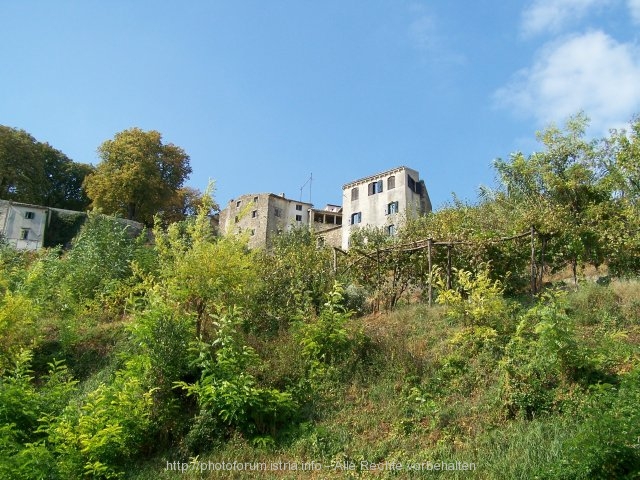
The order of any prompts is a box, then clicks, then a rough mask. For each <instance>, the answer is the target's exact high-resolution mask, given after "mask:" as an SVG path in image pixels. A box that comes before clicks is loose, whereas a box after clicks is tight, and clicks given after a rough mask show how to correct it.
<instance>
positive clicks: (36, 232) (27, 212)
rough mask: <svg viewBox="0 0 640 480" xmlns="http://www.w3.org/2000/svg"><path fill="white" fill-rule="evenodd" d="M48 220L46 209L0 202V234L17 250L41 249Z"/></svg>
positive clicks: (47, 210)
mask: <svg viewBox="0 0 640 480" xmlns="http://www.w3.org/2000/svg"><path fill="white" fill-rule="evenodd" d="M48 218H49V209H48V208H47V207H41V206H39V205H30V204H28V203H19V202H12V201H8V200H0V234H1V235H2V237H3V239H4V240H5V241H6V242H7V243H9V244H10V245H13V246H14V247H16V248H17V249H19V250H38V249H39V248H42V246H43V245H44V233H45V229H46V226H47V222H48Z"/></svg>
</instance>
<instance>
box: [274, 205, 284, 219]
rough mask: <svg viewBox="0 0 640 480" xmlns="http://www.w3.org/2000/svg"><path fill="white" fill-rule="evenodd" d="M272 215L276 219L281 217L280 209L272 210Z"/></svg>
mask: <svg viewBox="0 0 640 480" xmlns="http://www.w3.org/2000/svg"><path fill="white" fill-rule="evenodd" d="M273 214H274V215H275V216H276V217H281V216H282V210H281V209H280V208H278V207H274V209H273Z"/></svg>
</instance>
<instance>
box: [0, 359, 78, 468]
mask: <svg viewBox="0 0 640 480" xmlns="http://www.w3.org/2000/svg"><path fill="white" fill-rule="evenodd" d="M31 360H32V353H31V352H30V351H29V350H23V351H21V352H20V353H19V354H18V355H17V356H16V357H15V364H14V365H13V366H12V367H11V368H7V369H6V370H3V371H2V372H1V374H2V376H1V378H0V454H1V455H2V459H3V460H2V461H1V462H0V476H2V478H16V479H30V478H45V477H46V476H48V475H51V474H52V473H53V472H55V471H56V467H55V461H54V458H53V456H52V454H51V452H50V451H49V450H48V449H47V448H46V435H45V434H44V432H43V431H42V429H41V421H42V419H43V418H50V417H54V416H56V415H59V414H60V413H61V412H62V410H63V409H64V408H65V406H66V405H67V403H68V402H69V400H70V399H71V397H72V395H73V394H74V393H75V386H76V383H77V382H76V381H74V380H72V379H71V377H70V374H69V371H68V369H67V368H66V366H65V365H64V364H63V363H62V362H60V361H54V362H52V363H50V364H49V366H48V368H49V370H48V372H47V374H46V375H44V376H43V378H42V379H41V381H40V382H39V383H40V384H39V385H36V383H35V382H34V377H33V371H32V370H31V369H30V363H31ZM54 478H55V477H54Z"/></svg>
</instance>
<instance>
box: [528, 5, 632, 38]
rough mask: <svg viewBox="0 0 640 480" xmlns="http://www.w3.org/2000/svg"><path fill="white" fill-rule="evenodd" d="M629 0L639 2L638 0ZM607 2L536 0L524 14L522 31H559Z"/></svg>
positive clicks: (531, 32) (537, 32)
mask: <svg viewBox="0 0 640 480" xmlns="http://www.w3.org/2000/svg"><path fill="white" fill-rule="evenodd" d="M628 1H629V3H638V0H628ZM607 3H609V0H534V1H533V3H532V4H531V5H530V6H529V7H528V8H527V9H525V11H524V12H523V14H522V33H523V34H524V35H525V36H532V35H536V34H539V33H557V32H559V31H561V30H562V29H563V28H564V27H566V26H567V25H569V24H571V23H573V22H576V21H578V20H580V19H581V18H583V17H584V16H585V15H586V14H587V13H588V12H589V11H590V10H592V9H595V8H598V7H602V6H604V5H606V4H607Z"/></svg>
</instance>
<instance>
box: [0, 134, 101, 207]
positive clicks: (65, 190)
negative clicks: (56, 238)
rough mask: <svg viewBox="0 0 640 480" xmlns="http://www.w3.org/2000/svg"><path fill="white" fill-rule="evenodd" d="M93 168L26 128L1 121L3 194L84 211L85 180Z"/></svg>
mask: <svg viewBox="0 0 640 480" xmlns="http://www.w3.org/2000/svg"><path fill="white" fill-rule="evenodd" d="M92 171H93V167H92V166H91V165H87V164H83V163H76V162H73V161H72V160H71V159H69V157H67V156H66V155H65V154H64V153H62V152H61V151H59V150H56V149H55V148H53V147H52V146H51V145H49V144H48V143H42V142H38V141H37V140H36V139H35V138H33V137H32V136H31V135H29V134H28V133H27V132H25V131H24V130H17V129H15V128H10V127H5V126H2V125H0V198H3V199H8V200H14V201H18V202H25V203H34V204H37V205H44V206H47V207H56V208H65V209H68V210H80V211H82V210H85V209H86V208H87V207H88V205H89V199H88V198H87V196H86V194H85V193H84V190H83V189H82V183H83V181H84V179H85V177H86V176H87V175H88V174H89V173H91V172H92Z"/></svg>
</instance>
